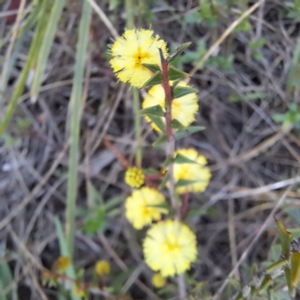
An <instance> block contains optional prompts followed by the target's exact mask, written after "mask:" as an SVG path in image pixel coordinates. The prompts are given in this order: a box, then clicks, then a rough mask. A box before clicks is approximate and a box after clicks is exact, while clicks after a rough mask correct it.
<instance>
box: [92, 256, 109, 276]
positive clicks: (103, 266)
mask: <svg viewBox="0 0 300 300" xmlns="http://www.w3.org/2000/svg"><path fill="white" fill-rule="evenodd" d="M95 271H96V273H97V274H98V275H100V276H102V275H107V274H109V272H110V264H109V262H108V261H107V260H98V261H97V263H96V266H95Z"/></svg>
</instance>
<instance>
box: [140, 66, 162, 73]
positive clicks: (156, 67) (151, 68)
mask: <svg viewBox="0 0 300 300" xmlns="http://www.w3.org/2000/svg"><path fill="white" fill-rule="evenodd" d="M142 66H143V67H145V68H147V69H148V70H150V71H152V72H154V73H155V72H157V71H161V70H160V67H159V66H158V65H153V64H142Z"/></svg>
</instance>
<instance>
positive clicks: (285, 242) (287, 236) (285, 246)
mask: <svg viewBox="0 0 300 300" xmlns="http://www.w3.org/2000/svg"><path fill="white" fill-rule="evenodd" d="M276 224H277V227H278V230H279V240H280V244H281V247H282V255H283V256H284V257H285V258H289V257H290V245H291V241H292V234H291V233H290V232H288V231H287V230H286V229H285V227H284V226H283V224H282V223H281V222H280V221H277V220H276Z"/></svg>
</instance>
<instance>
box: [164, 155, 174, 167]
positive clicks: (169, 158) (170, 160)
mask: <svg viewBox="0 0 300 300" xmlns="http://www.w3.org/2000/svg"><path fill="white" fill-rule="evenodd" d="M171 162H172V157H171V156H170V155H167V157H166V159H165V161H164V162H163V164H162V167H163V168H166V167H167V166H168V165H169V164H170V163H171Z"/></svg>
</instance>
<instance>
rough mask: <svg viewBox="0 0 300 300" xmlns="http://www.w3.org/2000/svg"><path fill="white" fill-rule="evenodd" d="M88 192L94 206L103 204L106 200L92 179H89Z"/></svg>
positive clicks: (89, 199)
mask: <svg viewBox="0 0 300 300" xmlns="http://www.w3.org/2000/svg"><path fill="white" fill-rule="evenodd" d="M87 194H88V203H89V204H90V207H93V206H95V205H103V203H104V202H103V197H102V195H101V194H100V193H99V192H98V191H97V189H96V188H95V187H94V185H93V184H92V183H91V182H90V181H88V183H87Z"/></svg>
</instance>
